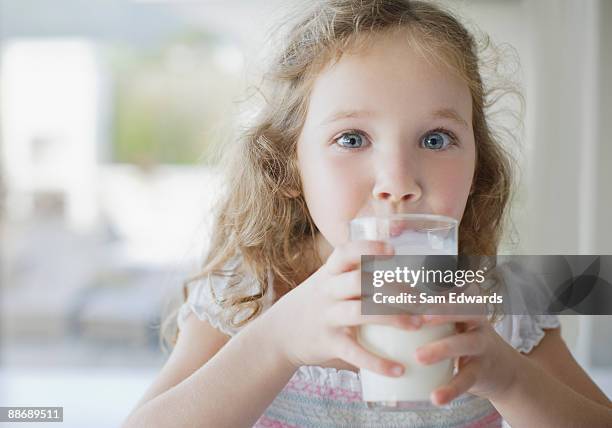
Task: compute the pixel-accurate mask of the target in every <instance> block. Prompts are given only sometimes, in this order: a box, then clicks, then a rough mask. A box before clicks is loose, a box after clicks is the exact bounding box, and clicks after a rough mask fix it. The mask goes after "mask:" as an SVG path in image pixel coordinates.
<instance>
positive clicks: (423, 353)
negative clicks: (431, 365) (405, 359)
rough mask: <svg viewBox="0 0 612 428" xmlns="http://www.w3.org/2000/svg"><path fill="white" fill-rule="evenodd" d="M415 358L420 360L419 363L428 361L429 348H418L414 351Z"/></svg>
mask: <svg viewBox="0 0 612 428" xmlns="http://www.w3.org/2000/svg"><path fill="white" fill-rule="evenodd" d="M414 358H415V359H416V360H417V361H418V362H419V363H424V362H426V361H427V350H425V349H421V348H419V349H417V350H416V351H415V353H414Z"/></svg>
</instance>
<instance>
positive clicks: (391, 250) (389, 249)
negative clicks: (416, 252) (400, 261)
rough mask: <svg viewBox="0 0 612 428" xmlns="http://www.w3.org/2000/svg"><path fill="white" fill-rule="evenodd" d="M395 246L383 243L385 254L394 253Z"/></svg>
mask: <svg viewBox="0 0 612 428" xmlns="http://www.w3.org/2000/svg"><path fill="white" fill-rule="evenodd" d="M394 253H395V248H393V245H391V244H385V254H394Z"/></svg>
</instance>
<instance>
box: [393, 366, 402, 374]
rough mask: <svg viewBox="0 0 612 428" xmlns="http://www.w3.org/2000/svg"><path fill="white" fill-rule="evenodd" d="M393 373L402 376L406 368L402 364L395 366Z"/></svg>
mask: <svg viewBox="0 0 612 428" xmlns="http://www.w3.org/2000/svg"><path fill="white" fill-rule="evenodd" d="M391 373H393V375H394V376H401V375H402V374H403V373H404V368H403V367H402V366H393V368H392V369H391Z"/></svg>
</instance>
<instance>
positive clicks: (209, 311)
mask: <svg viewBox="0 0 612 428" xmlns="http://www.w3.org/2000/svg"><path fill="white" fill-rule="evenodd" d="M240 262H241V259H240V258H239V257H235V258H234V259H232V260H231V261H230V262H229V263H228V265H226V266H224V269H235V268H236V267H237V266H238V264H239V263H240ZM228 282H229V278H228V277H224V276H219V275H209V276H208V277H207V278H206V279H204V280H201V281H197V282H192V283H190V284H188V286H187V291H188V295H187V300H186V301H185V302H184V303H183V304H182V305H181V306H180V308H179V311H178V315H177V326H178V329H179V330H181V329H182V327H183V326H184V324H185V321H186V320H187V318H188V317H189V316H190V315H191V314H192V313H193V314H195V315H196V316H197V317H198V318H199V319H200V320H202V321H208V322H209V323H210V325H212V326H213V327H215V328H216V329H217V330H219V331H221V332H222V333H224V334H225V335H227V336H234V335H236V334H237V333H238V332H239V331H240V330H241V329H242V328H243V327H244V325H243V326H241V327H235V326H234V325H232V323H231V322H230V317H229V316H228V311H227V309H225V308H224V307H222V306H221V305H220V304H219V303H218V302H217V301H216V300H215V295H217V296H218V295H223V293H224V292H226V290H227V285H228ZM236 289H239V290H240V292H241V293H257V292H259V289H260V286H259V283H258V282H257V279H256V278H255V277H254V276H252V275H244V276H243V277H242V279H241V280H240V284H239V285H237V286H236ZM213 290H214V294H215V295H213ZM273 302H274V287H273V286H272V278H271V274H270V273H269V274H268V288H267V290H266V293H265V295H264V296H263V299H262V300H261V303H262V306H263V307H262V310H266V309H267V308H269V307H270V306H271V305H272V303H273ZM238 319H240V316H238Z"/></svg>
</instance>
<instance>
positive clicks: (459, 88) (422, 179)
mask: <svg viewBox="0 0 612 428" xmlns="http://www.w3.org/2000/svg"><path fill="white" fill-rule="evenodd" d="M297 152H298V153H297V156H298V164H299V168H300V176H301V179H302V184H303V190H304V198H305V200H306V203H307V205H308V209H309V211H310V214H311V216H312V218H313V220H314V222H315V224H316V225H317V227H318V229H319V230H320V232H321V234H322V236H320V237H319V238H320V241H319V243H318V244H319V252H320V253H321V255H322V256H323V257H324V258H326V257H327V256H328V255H329V253H331V251H332V249H333V248H332V247H335V246H337V245H338V244H341V243H343V242H345V241H347V240H348V222H349V221H350V220H352V219H353V218H355V216H356V215H357V214H362V213H363V208H364V207H366V206H371V204H378V205H379V206H380V204H382V205H386V207H384V208H386V210H387V211H388V212H394V213H395V212H397V213H433V214H442V215H446V216H449V217H453V218H455V219H457V220H461V217H462V216H463V212H464V210H465V205H466V201H467V198H468V195H469V191H470V187H471V184H472V178H473V175H474V167H475V158H476V156H475V153H476V150H475V144H474V133H473V129H472V99H471V94H470V91H469V88H468V86H467V84H466V83H465V82H464V81H462V80H461V79H460V78H458V77H456V76H455V75H453V74H452V73H451V72H450V71H449V70H448V69H446V68H444V67H443V66H442V65H435V64H434V63H433V62H432V63H429V62H427V61H426V60H425V59H423V58H422V57H420V56H419V54H417V53H416V52H415V51H413V50H411V48H410V47H409V46H408V45H407V42H406V40H405V39H402V37H401V36H398V35H385V36H382V35H381V36H378V38H377V40H376V42H375V43H373V44H372V45H371V47H370V48H369V49H367V50H366V51H363V52H359V53H356V54H345V55H343V56H342V58H341V59H340V61H339V62H338V63H337V64H335V65H334V66H330V67H328V68H326V69H325V70H323V71H322V72H321V73H320V74H319V75H318V77H317V79H316V81H315V82H314V86H313V89H312V92H311V97H310V104H309V107H308V114H307V118H306V121H305V123H304V126H303V129H302V133H301V135H300V137H299V139H298V145H297Z"/></svg>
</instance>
